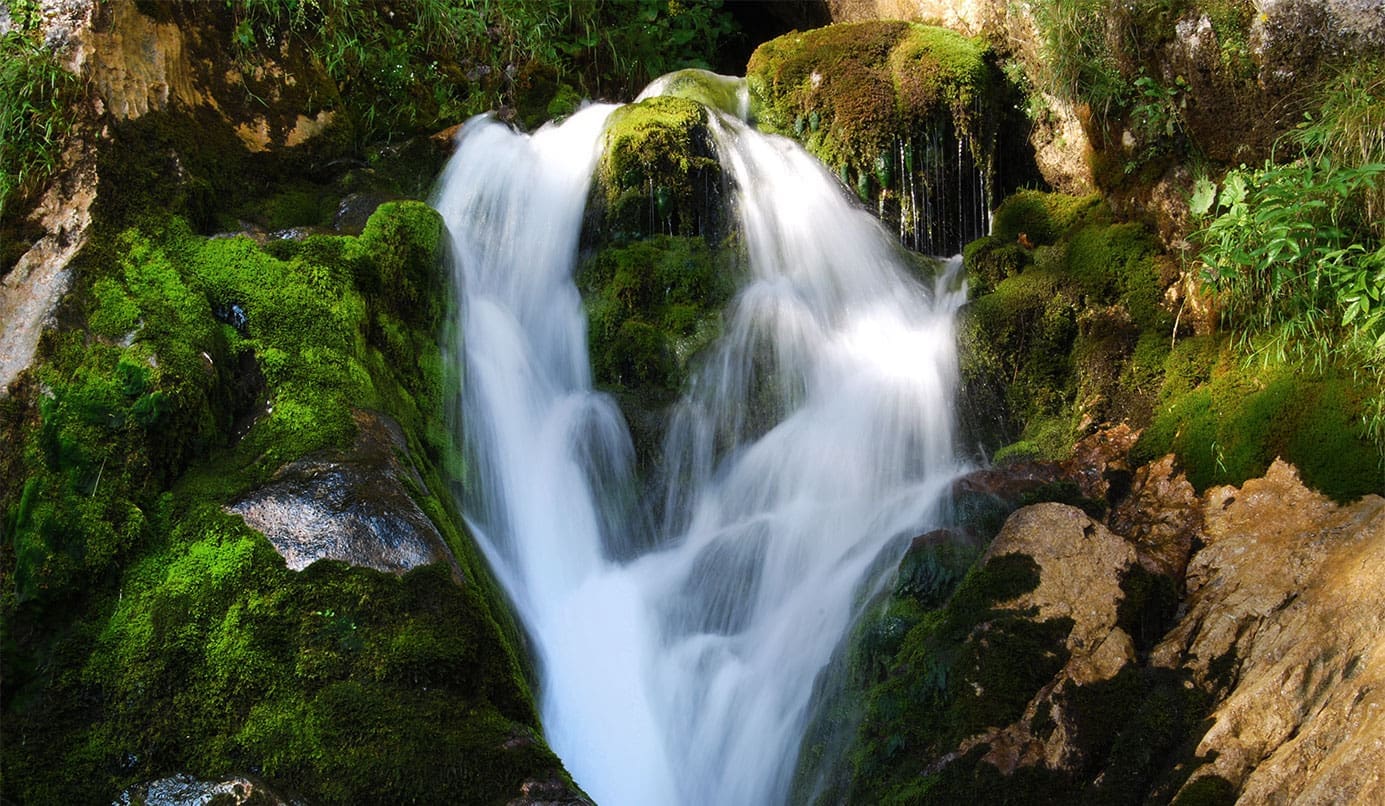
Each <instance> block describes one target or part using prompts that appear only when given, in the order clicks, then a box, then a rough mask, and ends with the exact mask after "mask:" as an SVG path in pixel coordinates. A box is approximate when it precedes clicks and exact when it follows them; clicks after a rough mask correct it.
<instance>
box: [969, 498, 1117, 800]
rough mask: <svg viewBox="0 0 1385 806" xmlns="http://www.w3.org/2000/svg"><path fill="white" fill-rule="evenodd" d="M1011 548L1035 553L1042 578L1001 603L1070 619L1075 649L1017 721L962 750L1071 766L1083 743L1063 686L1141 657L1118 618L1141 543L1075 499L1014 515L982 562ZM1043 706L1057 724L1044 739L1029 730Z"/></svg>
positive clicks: (1004, 763)
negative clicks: (1077, 739)
mask: <svg viewBox="0 0 1385 806" xmlns="http://www.w3.org/2000/svg"><path fill="white" fill-rule="evenodd" d="M1007 554H1024V555H1027V556H1029V557H1031V558H1033V560H1034V562H1035V563H1036V564H1037V565H1038V566H1039V569H1040V570H1039V584H1038V586H1037V587H1036V588H1035V589H1034V590H1032V591H1030V592H1028V593H1025V594H1023V595H1021V596H1019V597H1017V598H1016V599H1014V600H1012V601H1009V602H1005V603H1003V607H1004V608H1005V609H1008V610H1015V611H1020V612H1024V611H1030V612H1033V613H1034V614H1035V615H1034V616H1033V618H1034V620H1035V621H1045V620H1048V619H1053V618H1070V619H1072V623H1073V626H1072V630H1071V631H1070V632H1069V633H1068V636H1067V649H1068V652H1069V653H1070V654H1069V657H1068V662H1067V664H1066V665H1065V666H1064V667H1063V669H1062V670H1061V671H1060V672H1059V673H1058V674H1057V675H1055V676H1054V678H1053V680H1052V682H1050V683H1049V684H1047V685H1045V686H1044V687H1043V688H1041V689H1040V690H1039V691H1038V692H1036V693H1035V696H1034V698H1033V699H1032V700H1031V701H1030V703H1029V705H1028V707H1026V709H1025V712H1024V715H1023V716H1022V717H1021V718H1020V719H1019V720H1018V721H1017V722H1015V723H1014V724H1012V725H1009V726H1006V727H1004V728H1000V729H996V730H992V731H988V732H986V733H984V734H982V735H980V736H976V737H973V738H972V739H970V740H968V741H967V742H966V743H964V745H963V746H962V748H961V752H963V753H965V752H966V751H967V750H969V749H970V748H971V747H974V746H977V745H979V744H989V745H990V749H989V750H988V751H987V754H986V756H985V760H986V761H988V762H990V763H991V764H994V765H995V766H996V767H997V768H999V769H1000V770H1001V771H1002V772H1004V773H1007V774H1008V773H1010V772H1013V771H1014V770H1015V768H1016V767H1018V766H1021V765H1035V764H1043V765H1044V766H1047V767H1049V768H1052V769H1069V768H1071V767H1072V766H1073V765H1074V764H1075V762H1076V760H1077V759H1078V757H1079V754H1080V752H1081V750H1080V748H1078V747H1077V746H1076V745H1075V743H1074V742H1073V729H1072V727H1071V726H1070V725H1069V724H1068V723H1069V722H1070V720H1069V719H1068V717H1067V716H1066V715H1065V714H1064V712H1063V708H1062V702H1063V697H1062V693H1063V691H1064V690H1066V689H1067V688H1068V687H1070V686H1074V685H1089V684H1091V683H1096V682H1100V681H1103V680H1108V679H1110V678H1112V677H1114V676H1115V675H1116V674H1117V673H1118V672H1119V671H1120V670H1121V669H1123V668H1124V667H1125V666H1126V665H1127V664H1129V663H1132V662H1134V661H1135V659H1136V654H1135V646H1134V642H1133V641H1132V640H1131V638H1130V636H1129V635H1128V634H1126V632H1125V631H1124V630H1123V629H1121V628H1120V627H1118V626H1116V623H1117V620H1118V612H1117V607H1118V605H1119V603H1120V601H1121V599H1122V597H1123V593H1122V591H1121V579H1122V577H1123V575H1124V574H1125V572H1126V571H1127V570H1128V569H1129V568H1130V567H1131V566H1133V565H1134V564H1135V562H1136V554H1135V549H1134V547H1133V546H1131V545H1130V543H1128V542H1126V541H1125V540H1123V539H1121V538H1120V537H1119V536H1117V535H1115V534H1113V533H1112V532H1110V531H1109V530H1107V529H1106V527H1104V526H1102V525H1101V524H1099V523H1097V522H1096V521H1093V520H1092V519H1091V518H1089V517H1088V516H1087V515H1086V513H1084V512H1083V511H1082V510H1080V509H1077V508H1076V507H1071V506H1067V505H1064V504H1035V505H1033V506H1029V507H1025V508H1024V509H1021V510H1019V511H1018V512H1016V513H1015V514H1014V515H1011V516H1010V519H1009V520H1008V521H1006V523H1005V528H1003V529H1002V530H1001V532H1000V534H999V535H997V536H996V539H995V541H994V542H993V543H992V544H991V547H990V549H989V550H988V551H987V552H986V554H985V555H984V556H983V557H982V559H981V560H980V561H979V562H982V563H984V562H985V561H987V560H989V559H990V558H992V557H999V556H1003V555H1007ZM1041 709H1045V710H1048V711H1049V713H1050V714H1051V715H1052V719H1053V721H1054V723H1055V724H1056V728H1055V729H1054V731H1053V733H1052V734H1051V735H1050V736H1049V737H1047V738H1046V739H1040V738H1038V737H1036V736H1034V735H1033V734H1032V732H1031V725H1033V724H1034V722H1035V717H1036V715H1037V714H1038V713H1039V711H1040V710H1041Z"/></svg>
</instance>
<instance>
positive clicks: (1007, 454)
mask: <svg viewBox="0 0 1385 806" xmlns="http://www.w3.org/2000/svg"><path fill="white" fill-rule="evenodd" d="M964 260H965V266H966V268H967V275H968V280H969V284H970V287H971V288H972V290H973V293H974V295H975V296H974V299H973V300H972V302H971V303H970V304H969V305H968V307H967V308H966V309H964V312H963V318H962V328H961V344H962V354H963V362H962V372H963V378H964V384H965V385H966V387H967V390H968V396H969V397H970V399H971V400H972V403H973V405H976V406H980V407H982V408H983V409H987V410H990V411H993V412H995V413H994V414H991V415H989V416H986V417H983V418H979V419H981V420H982V421H983V422H990V423H997V422H998V423H999V424H1000V426H1001V427H1000V429H998V430H999V431H1000V434H999V435H989V436H990V440H991V442H990V444H991V445H992V446H993V447H992V450H994V451H995V454H994V456H995V458H996V459H997V460H998V461H999V460H1009V459H1026V458H1028V459H1033V458H1044V459H1062V458H1065V457H1066V455H1067V453H1068V452H1069V449H1070V448H1071V445H1072V443H1073V442H1074V441H1075V440H1076V439H1077V438H1078V437H1080V436H1081V434H1080V433H1079V425H1080V424H1082V423H1083V422H1086V423H1100V422H1103V421H1118V420H1120V419H1126V420H1128V421H1131V422H1132V423H1133V424H1135V425H1136V426H1138V425H1140V424H1142V423H1143V422H1145V421H1147V419H1148V417H1149V412H1150V411H1151V409H1152V406H1153V401H1154V399H1155V398H1156V396H1157V392H1158V386H1159V381H1158V377H1159V374H1160V371H1161V370H1160V367H1159V364H1160V363H1161V362H1162V360H1163V356H1164V355H1165V354H1166V353H1167V345H1168V341H1167V339H1168V335H1167V334H1169V332H1170V331H1171V330H1172V329H1173V317H1172V316H1171V314H1170V312H1169V311H1168V310H1166V309H1165V308H1164V307H1163V304H1162V300H1163V293H1164V289H1165V287H1166V286H1167V285H1168V284H1169V283H1171V282H1172V281H1173V280H1174V278H1175V276H1176V272H1174V270H1173V263H1172V262H1171V260H1170V259H1169V258H1168V257H1167V256H1166V255H1164V254H1163V252H1162V250H1161V249H1160V248H1159V245H1158V242H1157V240H1156V238H1155V237H1154V235H1153V233H1151V232H1150V231H1149V230H1148V229H1146V228H1145V227H1144V226H1143V225H1140V224H1137V223H1129V222H1126V223H1122V222H1116V221H1114V220H1113V217H1112V214H1111V211H1110V209H1109V208H1108V207H1107V206H1106V205H1105V204H1104V203H1103V202H1102V201H1101V200H1100V199H1099V198H1098V197H1096V196H1066V195H1062V194H1055V193H1039V192H1037V191H1020V192H1018V193H1016V194H1014V195H1013V196H1011V197H1009V198H1008V199H1006V201H1005V202H1004V203H1003V204H1002V205H1001V206H1000V208H999V209H998V210H997V211H996V215H995V221H994V228H993V233H992V234H991V235H989V236H987V237H985V238H981V239H979V240H977V241H974V242H972V243H971V244H968V246H967V248H966V251H965V254H964ZM1161 339H1163V341H1162V342H1161V341H1160V340H1161ZM986 436H987V435H982V441H983V442H984V441H986Z"/></svg>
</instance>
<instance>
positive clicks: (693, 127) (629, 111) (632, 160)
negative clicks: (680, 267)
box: [587, 96, 728, 243]
mask: <svg viewBox="0 0 1385 806" xmlns="http://www.w3.org/2000/svg"><path fill="white" fill-rule="evenodd" d="M708 114H709V112H708V110H707V108H706V107H704V106H703V105H702V104H700V103H698V102H697V101H693V100H689V99H687V98H680V97H662V96H661V97H654V98H649V99H647V100H644V101H640V102H639V103H635V104H629V105H626V106H623V107H621V108H620V109H617V110H616V111H615V112H614V113H612V115H611V118H610V120H609V121H608V122H607V124H606V131H605V133H604V134H603V135H602V153H601V158H600V161H599V162H598V163H597V167H596V176H595V180H594V181H593V183H592V195H591V200H590V202H589V203H588V205H587V217H588V225H587V232H588V234H589V236H594V237H595V238H596V239H597V240H599V241H601V242H603V243H605V242H611V243H625V242H628V241H630V240H634V239H638V238H642V237H648V236H652V235H676V236H683V237H687V236H702V237H705V238H707V239H708V240H709V242H713V243H715V242H716V241H718V240H720V239H721V238H722V237H724V236H725V234H726V227H727V223H728V222H727V210H726V207H725V187H724V183H725V180H724V178H723V176H722V171H721V164H720V163H719V162H718V161H717V155H716V151H715V145H714V144H713V142H712V137H711V133H710V132H709V131H708V128H707V126H708V122H707V116H708Z"/></svg>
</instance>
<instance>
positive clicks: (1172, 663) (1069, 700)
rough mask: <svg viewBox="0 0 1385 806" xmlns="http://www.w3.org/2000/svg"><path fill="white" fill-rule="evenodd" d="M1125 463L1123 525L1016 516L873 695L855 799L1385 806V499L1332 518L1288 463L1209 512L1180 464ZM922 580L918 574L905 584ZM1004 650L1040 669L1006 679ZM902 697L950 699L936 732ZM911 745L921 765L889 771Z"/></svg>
mask: <svg viewBox="0 0 1385 806" xmlns="http://www.w3.org/2000/svg"><path fill="white" fill-rule="evenodd" d="M1126 436H1128V435H1126ZM1106 443H1107V446H1108V447H1109V446H1112V445H1121V444H1124V445H1125V446H1126V447H1127V448H1128V444H1129V440H1128V439H1122V435H1121V434H1119V433H1116V434H1113V435H1111V438H1110V439H1108V440H1106ZM1101 450H1102V449H1101V447H1100V446H1092V445H1089V446H1088V448H1087V453H1089V454H1090V453H1092V452H1093V451H1096V452H1098V453H1099V452H1100V451H1101ZM1119 454H1120V452H1119V451H1115V452H1112V453H1111V454H1109V455H1107V456H1106V457H1105V458H1104V459H1101V461H1098V462H1097V464H1103V463H1104V464H1105V465H1106V467H1107V471H1106V472H1105V473H1104V474H1102V475H1103V476H1104V481H1105V485H1104V488H1105V489H1104V493H1103V495H1104V496H1105V498H1106V499H1107V500H1108V501H1111V502H1112V503H1113V506H1112V508H1111V510H1110V512H1109V513H1108V514H1107V515H1106V516H1105V517H1104V518H1102V519H1096V518H1093V517H1092V516H1091V514H1089V513H1088V512H1084V511H1083V510H1081V509H1078V508H1076V507H1073V506H1068V505H1064V504H1059V503H1041V504H1035V505H1031V506H1027V507H1024V508H1021V509H1019V510H1018V511H1016V512H1015V513H1014V514H1013V515H1011V516H1010V517H1009V518H1008V520H1007V521H1006V522H1005V525H1004V528H1002V529H1001V530H1000V532H999V534H997V535H996V537H995V538H994V540H993V542H992V543H991V544H990V547H989V548H988V549H987V550H986V552H985V553H984V554H983V555H982V556H981V558H980V559H979V560H978V561H977V563H976V566H975V568H974V569H973V571H972V573H971V574H970V575H969V576H968V578H967V580H965V581H963V582H962V583H961V585H960V586H959V587H958V588H957V590H956V593H955V594H953V595H952V597H951V600H950V601H948V602H947V604H946V606H944V607H941V608H938V609H937V610H934V611H933V612H932V613H931V614H929V615H926V616H924V617H922V618H921V619H919V620H918V621H917V622H916V626H914V627H913V628H912V629H911V631H910V634H909V635H908V636H907V637H905V638H904V639H903V641H902V645H901V649H900V650H899V652H898V654H897V655H896V656H895V657H894V659H893V661H892V665H891V666H890V667H889V668H890V669H891V672H890V673H889V674H888V675H886V676H885V678H884V679H883V680H882V682H880V683H879V684H877V685H876V686H875V687H873V688H871V689H870V693H869V695H868V702H870V703H871V706H870V708H871V710H869V711H868V716H867V719H866V721H865V722H864V723H863V726H862V730H861V739H860V741H862V742H863V743H864V744H863V746H864V747H866V748H869V753H868V754H867V755H865V756H860V755H858V756H857V765H858V767H857V775H858V776H860V778H858V783H857V787H856V789H854V790H853V791H854V793H855V794H856V795H860V796H865V797H869V798H875V797H886V798H888V797H892V796H897V795H900V794H901V793H903V792H906V791H907V792H926V793H928V795H927V796H925V797H923V798H922V799H921V800H918V801H910V802H925V803H932V802H951V801H952V800H956V799H963V798H979V799H981V800H1003V799H1006V798H1014V797H1015V796H1016V794H1017V793H1020V792H1023V793H1024V795H1023V797H1024V798H1025V799H1029V800H1032V801H1034V802H1060V801H1071V802H1076V801H1079V800H1082V801H1085V800H1093V799H1101V798H1108V797H1113V796H1114V797H1117V798H1118V799H1120V800H1123V801H1124V800H1131V799H1134V800H1142V799H1146V798H1148V799H1150V800H1152V801H1153V802H1168V801H1169V800H1172V799H1174V798H1175V797H1178V798H1180V799H1181V798H1184V797H1186V798H1188V799H1189V800H1190V801H1191V799H1193V798H1199V797H1209V796H1211V797H1215V798H1220V799H1221V800H1219V801H1218V802H1231V801H1232V800H1235V801H1237V802H1240V803H1247V804H1249V803H1266V802H1289V801H1293V802H1304V803H1347V802H1351V803H1373V802H1377V801H1379V800H1380V799H1381V798H1382V797H1383V796H1385V777H1382V775H1381V773H1380V760H1381V759H1382V758H1385V728H1383V727H1382V726H1385V722H1383V721H1382V719H1381V713H1382V707H1385V702H1382V699H1381V694H1380V693H1379V692H1380V691H1382V690H1385V689H1382V686H1385V593H1382V588H1381V586H1380V584H1379V580H1380V578H1381V575H1382V574H1385V499H1381V498H1380V497H1378V496H1374V495H1370V496H1366V497H1365V498H1362V499H1361V500H1359V501H1357V502H1356V503H1353V504H1350V505H1339V504H1335V503H1333V502H1332V501H1331V500H1329V499H1328V498H1326V497H1325V496H1323V495H1321V494H1319V493H1316V492H1313V491H1311V490H1309V489H1308V488H1306V487H1305V486H1304V485H1303V483H1302V482H1301V481H1300V480H1299V478H1298V475H1297V473H1296V472H1295V471H1294V469H1293V468H1292V467H1291V466H1289V465H1287V464H1285V463H1283V462H1276V463H1275V464H1273V465H1272V466H1271V468H1270V470H1269V472H1268V473H1267V474H1266V475H1265V476H1264V477H1263V478H1259V479H1253V480H1251V481H1248V482H1246V483H1245V484H1244V485H1243V486H1241V487H1240V488H1235V487H1218V488H1214V489H1212V490H1209V491H1207V493H1205V494H1204V495H1203V496H1201V497H1199V496H1196V495H1195V494H1194V493H1193V490H1192V487H1191V485H1190V484H1189V483H1188V482H1187V480H1186V479H1184V478H1183V476H1182V474H1181V473H1180V472H1179V471H1178V469H1177V467H1176V465H1175V464H1174V463H1173V460H1172V457H1165V458H1164V459H1161V460H1160V461H1158V462H1155V463H1152V464H1150V465H1146V466H1144V467H1141V468H1138V469H1137V470H1136V471H1135V473H1134V474H1133V475H1132V476H1130V477H1129V478H1128V479H1127V481H1128V485H1127V486H1122V485H1121V484H1120V483H1119V481H1120V479H1121V478H1122V476H1121V473H1122V472H1123V471H1122V469H1121V468H1120V467H1119V461H1118V460H1120V458H1121V457H1120V455H1119ZM1098 458H1100V457H1098ZM1073 470H1074V468H1073V467H1069V468H1067V469H1066V470H1063V471H1057V472H1055V476H1057V477H1060V478H1061V477H1062V476H1063V475H1068V476H1069V477H1070V478H1071V473H1072V471H1073ZM1021 476H1022V479H1029V478H1032V477H1034V476H1035V471H1034V470H1033V469H1032V468H1027V469H1022V473H1021ZM1075 481H1077V483H1078V484H1079V486H1082V485H1083V484H1084V482H1083V480H1082V479H1080V478H1078V479H1075ZM1113 481H1115V482H1117V483H1116V484H1113V483H1112V482H1113ZM1021 483H1022V484H1028V482H1023V481H1022V482H1021ZM991 486H992V487H994V486H996V485H995V484H992V485H991ZM1086 486H1087V492H1098V490H1096V489H1094V488H1092V487H1091V486H1090V478H1089V479H1088V480H1087V484H1086ZM1036 489H1038V488H1036ZM939 539H946V538H945V537H943V538H939ZM912 553H913V550H911V554H912ZM913 562H914V564H915V565H916V564H917V558H914V560H913ZM1185 568H1186V573H1185V572H1184V569H1185ZM915 573H916V572H915V569H914V568H913V566H912V565H910V559H909V558H908V557H906V564H905V567H902V568H901V571H900V574H901V578H903V577H904V576H905V575H906V574H915ZM1185 586H1186V593H1184V592H1183V589H1184V587H1185ZM900 590H904V589H900ZM896 595H897V596H900V595H902V594H901V593H899V592H897V594H896ZM1180 599H1182V601H1181V602H1180V601H1179V600H1180ZM988 600H989V601H990V604H989V607H988V608H986V609H981V610H978V604H983V603H986V602H987V601H988ZM1175 606H1176V607H1177V609H1176V610H1175ZM889 612H890V613H892V614H895V615H893V616H891V618H895V619H897V618H898V617H899V616H898V614H899V613H901V612H907V610H903V611H902V610H900V609H899V606H898V605H897V604H896V605H892V606H891V610H890V611H889ZM914 618H918V617H914ZM949 625H958V626H960V627H964V628H963V629H953V628H950V627H949ZM967 625H970V626H967ZM949 635H950V636H951V638H950V640H949ZM1021 639H1022V640H1021ZM1000 652H1005V653H1010V654H1013V655H1017V656H1019V657H1020V658H1021V660H1020V661H1018V662H1014V664H1015V665H1011V666H1010V667H1008V670H1007V667H1005V665H1004V661H1002V660H999V659H996V660H987V659H988V658H992V657H993V656H994V655H993V653H1000ZM988 653H992V654H988ZM939 668H941V669H942V670H943V671H939ZM1001 670H1006V673H1005V674H999V673H998V672H999V671H1001ZM938 681H941V683H939V682H938ZM937 685H941V686H942V687H943V688H942V689H941V690H940V689H937V688H934V687H935V686H937ZM902 690H909V691H914V692H916V694H915V696H919V693H922V692H931V693H929V694H927V695H926V696H925V697H924V698H923V699H922V700H921V701H920V702H919V703H918V704H917V705H909V706H906V710H905V711H904V719H906V720H917V721H918V722H920V723H922V724H923V725H925V726H926V731H925V732H924V733H923V734H919V733H918V732H916V731H915V732H910V731H908V730H904V731H903V732H902V733H901V732H900V731H901V726H900V724H899V723H897V722H895V721H893V720H894V719H895V717H894V716H893V714H895V713H896V711H894V710H892V709H897V708H898V707H900V706H899V704H898V703H897V702H896V701H894V700H892V699H891V697H892V695H893V692H897V691H902ZM973 696H974V697H975V699H973ZM987 698H989V701H988V699H987ZM993 701H1002V702H1008V703H1010V705H1009V706H1008V709H1009V710H1005V709H1004V708H998V707H996V706H993V705H987V703H988V702H993ZM915 708H917V709H922V710H918V711H915V710H913V709H915ZM987 709H989V710H987ZM940 711H941V716H939V712H940ZM978 712H979V713H978ZM959 728H961V729H962V730H960V732H959ZM881 741H883V744H876V742H881ZM900 741H902V742H904V745H903V746H904V747H906V748H910V749H909V751H908V752H907V753H905V754H904V756H903V758H906V759H909V761H901V760H900V758H901V756H899V754H898V753H896V754H894V756H895V760H894V761H893V762H888V763H885V762H881V761H880V760H879V759H878V758H876V757H875V756H877V755H880V754H884V753H887V752H888V750H887V748H889V747H890V746H892V745H893V744H894V743H896V742H900ZM921 750H922V751H923V752H922V754H920V751H921ZM891 764H893V765H894V766H893V767H891V766H890V765H891ZM900 764H908V765H911V766H909V767H908V768H907V769H906V770H903V771H901V770H900V769H898V765H900Z"/></svg>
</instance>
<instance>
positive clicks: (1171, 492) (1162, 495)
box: [1108, 454, 1202, 580]
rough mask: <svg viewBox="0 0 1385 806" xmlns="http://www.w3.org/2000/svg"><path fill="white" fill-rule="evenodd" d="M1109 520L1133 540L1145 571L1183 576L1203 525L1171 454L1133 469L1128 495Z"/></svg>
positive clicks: (1194, 494)
mask: <svg viewBox="0 0 1385 806" xmlns="http://www.w3.org/2000/svg"><path fill="white" fill-rule="evenodd" d="M1108 521H1109V525H1110V527H1111V529H1112V531H1114V532H1116V533H1117V534H1120V535H1122V536H1123V537H1125V538H1126V539H1127V540H1129V541H1131V542H1133V543H1134V544H1135V549H1136V551H1138V552H1139V556H1140V564H1141V565H1143V566H1144V567H1145V570H1147V571H1149V572H1151V573H1155V574H1164V575H1166V576H1169V577H1172V578H1173V579H1175V580H1182V579H1183V572H1184V570H1185V569H1186V568H1187V567H1188V557H1189V555H1190V554H1191V553H1192V550H1193V539H1194V537H1196V536H1198V535H1199V534H1200V532H1201V529H1202V507H1201V502H1200V501H1199V499H1198V496H1197V492H1196V491H1195V490H1194V489H1193V485H1192V484H1190V483H1189V482H1188V478H1187V477H1186V476H1184V475H1183V474H1182V473H1181V472H1178V471H1176V470H1175V469H1174V457H1173V455H1172V454H1170V455H1168V456H1165V457H1164V458H1162V459H1159V460H1157V461H1155V462H1151V463H1149V464H1147V465H1145V466H1144V467H1141V468H1140V469H1139V470H1137V471H1136V472H1135V478H1134V481H1133V483H1132V484H1131V490H1130V495H1128V496H1127V497H1126V498H1124V499H1123V500H1122V501H1121V502H1120V503H1119V504H1118V505H1117V506H1116V508H1115V509H1113V510H1112V511H1111V516H1110V518H1109V519H1108Z"/></svg>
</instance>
